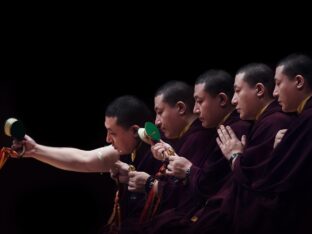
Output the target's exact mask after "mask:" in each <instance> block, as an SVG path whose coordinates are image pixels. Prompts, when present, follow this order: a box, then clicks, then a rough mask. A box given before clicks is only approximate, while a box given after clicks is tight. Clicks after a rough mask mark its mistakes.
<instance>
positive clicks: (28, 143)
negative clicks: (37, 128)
mask: <svg viewBox="0 0 312 234" xmlns="http://www.w3.org/2000/svg"><path fill="white" fill-rule="evenodd" d="M36 146H37V143H36V142H35V141H34V140H33V139H32V138H31V137H30V136H28V135H25V137H24V139H23V140H21V141H19V140H16V139H14V140H13V144H12V146H11V148H12V149H13V150H16V151H17V152H18V151H21V149H22V148H23V147H24V149H25V152H24V153H23V155H22V156H23V157H29V156H31V155H32V154H33V153H34V152H35V150H36ZM17 157H18V156H17Z"/></svg>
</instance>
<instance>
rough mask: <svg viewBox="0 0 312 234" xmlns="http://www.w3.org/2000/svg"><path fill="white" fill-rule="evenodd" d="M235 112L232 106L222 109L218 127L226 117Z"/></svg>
mask: <svg viewBox="0 0 312 234" xmlns="http://www.w3.org/2000/svg"><path fill="white" fill-rule="evenodd" d="M234 110H235V107H234V106H233V105H229V106H227V107H226V108H225V109H224V113H223V115H222V119H221V120H220V122H219V124H218V125H221V124H223V123H224V122H225V121H226V120H227V119H228V117H229V116H230V115H231V114H232V112H233V111H234Z"/></svg>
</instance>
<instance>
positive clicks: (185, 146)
mask: <svg viewBox="0 0 312 234" xmlns="http://www.w3.org/2000/svg"><path fill="white" fill-rule="evenodd" d="M212 141H215V131H214V130H213V129H207V128H204V127H202V124H201V122H200V121H199V120H198V119H196V120H195V121H194V122H193V124H192V125H191V127H190V128H189V129H188V131H187V132H186V133H185V134H184V135H183V136H182V137H181V138H179V139H177V140H175V141H172V142H171V145H172V147H173V148H174V150H175V152H176V153H177V154H178V155H179V156H182V157H185V158H187V159H188V160H190V161H191V162H192V163H193V164H194V165H200V163H201V161H202V160H203V156H204V155H205V154H206V152H209V151H210V150H211V149H210V148H211V143H209V142H212ZM184 187H185V185H184V184H183V183H181V181H177V179H176V178H173V177H166V178H165V180H162V181H159V184H158V194H159V195H160V197H161V204H160V207H159V210H158V213H161V212H163V211H165V210H167V209H170V208H173V207H177V206H178V204H179V203H180V199H183V200H184V197H185V196H186V194H185V188H184Z"/></svg>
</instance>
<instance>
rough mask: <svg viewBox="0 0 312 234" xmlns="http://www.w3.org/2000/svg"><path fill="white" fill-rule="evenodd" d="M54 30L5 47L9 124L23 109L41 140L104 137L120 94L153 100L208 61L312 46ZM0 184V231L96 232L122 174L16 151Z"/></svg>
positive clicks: (231, 65)
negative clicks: (108, 110)
mask: <svg viewBox="0 0 312 234" xmlns="http://www.w3.org/2000/svg"><path fill="white" fill-rule="evenodd" d="M50 36H51V37H49V35H45V36H43V37H41V38H36V39H32V40H30V39H29V40H27V42H26V41H23V40H19V39H12V41H11V43H9V46H8V47H7V48H6V50H5V54H4V63H3V71H4V73H3V74H5V75H4V76H3V79H2V80H1V83H0V88H1V96H0V97H1V100H0V104H1V106H0V107H1V123H0V124H1V129H3V123H4V121H5V120H6V119H7V118H8V117H16V118H18V119H21V120H22V121H23V122H24V125H25V127H26V129H27V133H28V134H29V135H30V136H32V137H33V138H34V139H35V140H36V141H37V142H39V143H41V144H46V145H51V146H72V147H78V148H81V149H94V148H97V147H100V146H102V145H104V144H105V129H104V125H103V116H104V111H105V107H106V105H107V104H108V103H109V102H110V101H112V100H113V99H114V98H116V97H118V96H120V95H124V94H133V95H137V96H138V97H140V98H143V99H144V100H145V101H146V102H147V103H148V105H150V107H151V108H152V104H153V94H154V92H155V90H156V88H157V87H158V86H159V85H161V84H162V83H164V82H165V81H166V80H170V79H178V80H184V81H186V82H188V83H190V84H193V83H194V80H195V79H196V77H197V76H198V75H199V74H200V73H202V72H203V71H205V70H207V69H210V68H217V69H225V70H227V71H229V72H230V73H232V74H233V75H234V74H235V71H236V70H237V69H238V68H239V67H240V66H242V65H244V64H246V63H249V62H264V63H267V64H269V65H270V66H272V68H274V65H275V64H276V62H277V61H278V60H279V59H281V58H282V57H284V56H286V55H287V54H289V53H292V52H304V53H307V54H309V55H310V56H311V55H312V53H311V50H310V44H309V43H308V42H302V41H293V40H290V42H289V43H288V44H287V46H285V45H281V43H280V41H279V40H272V39H271V38H266V39H261V40H252V41H248V40H250V38H248V37H247V38H243V39H241V40H238V42H234V40H230V39H227V38H215V37H213V36H211V35H210V36H207V37H204V38H202V37H200V36H196V35H194V37H195V38H193V40H189V39H183V38H182V37H175V38H174V39H173V38H171V37H170V38H169V37H168V38H166V37H161V38H160V40H157V39H159V38H156V40H151V39H154V38H151V37H150V38H144V37H143V38H126V39H125V38H123V37H120V38H110V39H109V40H104V38H102V37H97V36H96V35H94V34H91V35H90V37H87V39H85V37H83V38H79V35H75V36H70V37H64V38H63V37H61V36H60V35H58V36H55V35H52V34H51V35H50ZM76 36H77V37H76ZM197 38H201V40H199V39H197ZM1 132H3V131H2V130H1ZM0 139H1V145H0V146H9V145H10V140H9V139H8V138H7V137H5V136H4V134H2V133H1V138H0ZM0 188H1V189H0V215H1V216H0V233H5V234H6V233H95V232H96V230H97V229H98V228H99V227H100V226H101V225H102V224H103V223H104V222H105V220H107V218H108V216H109V214H110V211H111V208H112V200H113V190H114V189H113V188H114V183H113V182H112V181H111V180H110V178H109V176H108V175H106V174H103V175H101V174H97V173H94V174H85V173H75V172H66V171H62V170H59V169H55V168H53V167H51V166H49V165H46V164H43V163H41V162H38V161H36V160H32V159H21V160H14V159H10V160H8V162H7V164H6V165H5V167H4V168H3V169H2V170H1V171H0Z"/></svg>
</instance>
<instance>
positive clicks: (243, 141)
mask: <svg viewBox="0 0 312 234" xmlns="http://www.w3.org/2000/svg"><path fill="white" fill-rule="evenodd" d="M241 142H242V145H243V147H245V146H246V135H242V139H241Z"/></svg>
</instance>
